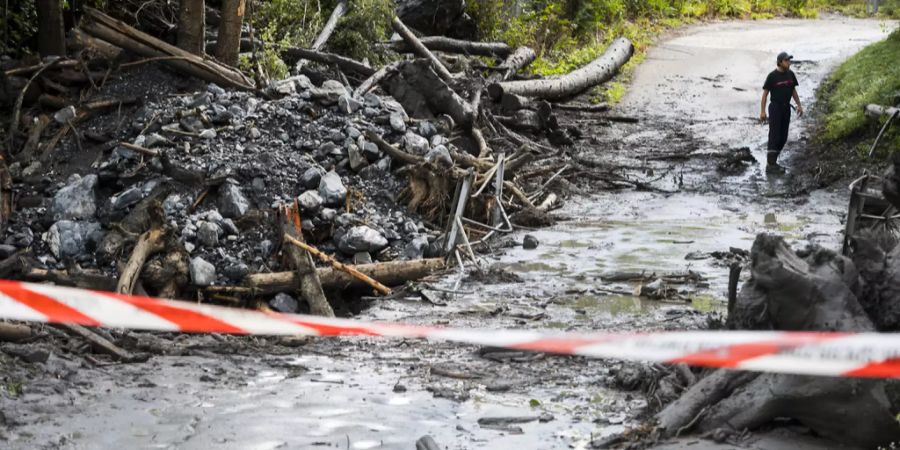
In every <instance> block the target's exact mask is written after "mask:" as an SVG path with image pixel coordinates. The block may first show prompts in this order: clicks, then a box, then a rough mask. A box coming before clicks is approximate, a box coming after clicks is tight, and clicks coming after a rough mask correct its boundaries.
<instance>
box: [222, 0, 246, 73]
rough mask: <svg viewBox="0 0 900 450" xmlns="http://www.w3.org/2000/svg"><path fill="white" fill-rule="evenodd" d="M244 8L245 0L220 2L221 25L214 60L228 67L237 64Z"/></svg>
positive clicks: (223, 0) (224, 0)
mask: <svg viewBox="0 0 900 450" xmlns="http://www.w3.org/2000/svg"><path fill="white" fill-rule="evenodd" d="M245 7H246V3H245V0H222V23H221V24H220V25H219V37H218V41H217V43H216V58H217V59H218V60H219V61H221V62H223V63H225V64H228V65H230V66H236V65H237V63H238V52H239V51H240V49H241V25H242V24H243V23H244V9H245Z"/></svg>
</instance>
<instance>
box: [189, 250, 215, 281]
mask: <svg viewBox="0 0 900 450" xmlns="http://www.w3.org/2000/svg"><path fill="white" fill-rule="evenodd" d="M190 272H191V282H192V283H194V285H195V286H209V285H211V284H213V282H214V281H216V267H215V266H213V265H212V264H210V263H208V262H206V260H205V259H203V258H201V257H199V256H198V257H196V258H191V264H190Z"/></svg>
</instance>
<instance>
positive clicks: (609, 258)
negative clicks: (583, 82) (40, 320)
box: [0, 19, 888, 449]
mask: <svg viewBox="0 0 900 450" xmlns="http://www.w3.org/2000/svg"><path fill="white" fill-rule="evenodd" d="M887 31H888V30H885V29H884V28H882V27H880V25H879V23H878V22H871V21H857V20H849V19H826V20H818V21H767V22H732V23H723V24H712V25H704V26H701V27H696V28H689V29H687V30H685V31H684V32H682V33H681V34H680V35H679V36H677V37H673V38H672V39H670V40H668V41H666V42H664V43H662V44H660V45H659V46H658V47H657V48H655V49H654V50H652V51H651V52H650V54H649V56H648V58H647V61H646V62H645V63H644V64H643V65H642V66H641V67H640V68H639V70H638V71H637V73H636V74H635V77H634V81H633V83H632V85H631V87H630V91H629V92H630V93H629V95H628V96H627V97H626V98H625V100H624V101H623V103H622V104H621V105H620V106H619V110H620V112H621V113H622V114H630V115H636V116H639V117H641V118H642V121H641V122H640V123H638V124H612V125H602V124H598V123H596V121H594V120H592V118H591V115H589V114H572V115H569V116H567V117H565V119H564V120H566V121H570V122H571V123H574V124H577V125H578V126H579V128H580V129H581V130H582V131H583V133H584V135H585V136H587V137H588V139H586V140H585V142H583V143H582V144H581V145H580V147H579V148H578V161H579V163H580V164H590V163H591V161H604V160H615V161H616V162H617V163H625V165H627V166H629V167H630V168H629V169H627V171H628V172H629V175H630V176H634V177H640V179H642V180H645V182H646V183H647V187H648V188H652V190H650V191H647V190H646V189H645V190H644V191H642V192H610V193H590V192H586V194H589V195H584V196H581V197H579V198H573V199H569V201H567V203H566V206H565V208H564V209H563V210H562V211H557V214H559V215H564V216H566V217H567V218H568V220H565V221H562V222H560V223H559V224H558V225H556V226H554V227H551V228H548V229H542V230H538V231H528V233H530V234H532V235H534V236H535V237H536V238H537V239H538V241H539V245H538V247H537V248H536V249H533V250H525V249H522V248H520V247H516V248H512V249H504V250H500V249H498V250H497V253H496V254H494V255H489V256H487V257H485V258H483V260H482V263H483V265H485V266H492V267H500V268H504V269H506V270H508V271H511V272H513V273H515V274H517V275H519V277H521V279H522V280H521V282H504V283H489V282H486V281H476V280H471V279H467V278H465V277H464V276H463V275H461V274H459V275H458V274H451V275H449V276H447V277H446V278H445V279H443V280H440V281H439V282H436V283H434V284H435V287H437V288H441V289H446V290H456V291H457V293H455V294H441V293H440V291H435V292H436V294H435V297H436V298H438V299H439V300H440V303H437V302H433V303H429V302H424V301H422V299H420V298H418V297H416V298H409V299H405V300H392V301H379V300H375V301H372V302H371V304H370V305H369V308H367V309H366V310H365V311H364V312H363V313H362V314H361V315H360V319H362V320H367V319H378V320H394V321H403V322H409V323H421V324H441V325H449V326H458V327H490V328H529V329H540V330H552V331H562V330H579V331H587V330H634V329H640V330H659V329H692V328H707V327H709V326H711V325H712V326H717V325H721V324H722V321H723V315H722V312H723V310H724V299H725V295H726V286H727V280H728V269H727V263H728V262H730V261H732V260H733V259H734V257H735V256H734V255H735V254H736V253H740V252H730V253H729V252H728V250H729V248H731V247H735V248H737V249H742V250H749V249H750V245H751V243H752V241H753V238H754V237H755V235H756V234H757V233H759V232H762V231H769V232H773V233H777V234H780V235H782V236H784V238H785V239H786V241H787V242H788V243H789V244H790V245H792V246H803V245H805V244H806V243H816V244H820V245H822V246H825V247H828V248H834V249H836V248H838V245H839V242H840V239H841V234H840V233H841V230H842V224H841V220H842V218H843V215H844V212H845V209H846V193H845V191H844V189H842V188H840V187H838V188H836V189H835V190H833V191H812V192H807V191H806V190H805V188H804V186H806V184H805V182H804V180H802V179H801V177H796V176H794V175H793V174H792V173H791V171H790V168H791V166H792V161H794V160H796V159H798V158H803V148H804V143H805V142H806V140H807V137H806V136H805V132H804V121H798V122H795V126H794V127H793V129H792V135H791V139H790V142H789V144H788V149H787V151H786V153H785V154H784V156H783V157H784V158H786V159H785V165H786V166H787V167H788V173H787V174H786V175H781V176H777V177H766V176H765V174H764V167H762V164H764V163H747V168H746V169H745V170H739V168H738V170H734V168H733V167H732V168H731V169H729V170H727V171H724V172H723V171H719V170H717V168H718V167H719V166H720V165H721V164H720V163H722V162H723V161H726V160H727V159H728V157H729V155H731V153H732V152H733V151H735V150H736V149H739V148H742V147H748V148H749V149H750V153H751V154H752V155H753V156H755V158H756V160H757V161H765V157H764V148H763V145H764V139H765V130H764V128H763V127H762V126H760V125H758V124H757V123H755V122H754V118H755V117H756V115H757V114H758V110H757V108H758V102H759V98H758V95H759V91H758V90H759V86H760V85H761V83H762V78H763V77H764V74H765V73H766V72H767V71H768V70H770V67H771V65H772V63H773V61H772V60H773V59H774V55H775V54H776V53H777V52H778V51H780V50H782V49H783V48H782V47H784V46H785V45H787V46H788V47H789V50H790V51H791V52H792V53H793V54H794V55H796V56H797V59H798V60H799V62H800V64H798V65H797V68H796V71H797V73H798V78H799V80H800V85H801V97H802V98H803V100H804V102H805V103H806V104H810V103H812V101H813V92H814V89H815V87H816V85H817V84H818V83H819V81H820V80H821V79H822V77H823V76H824V75H825V74H826V73H827V72H828V71H829V70H830V69H831V68H833V67H834V65H835V64H836V63H837V62H839V61H840V60H842V59H843V58H845V57H847V56H849V55H850V54H852V53H853V52H854V51H856V50H858V49H859V48H861V47H862V46H864V45H865V44H867V43H869V42H872V41H874V40H877V39H879V38H881V37H883V36H885V35H886V33H887ZM562 119H563V118H561V120H562ZM741 164H744V163H741ZM523 235H524V232H523V233H520V234H518V235H516V236H515V237H514V239H516V240H518V241H521V238H522V236H523ZM715 252H720V253H715ZM688 256H689V257H688ZM686 257H688V258H686ZM689 271H690V272H694V273H696V274H699V275H700V276H701V280H700V281H696V280H695V281H694V282H692V283H688V284H675V283H672V284H671V285H670V286H669V287H670V288H671V289H670V290H668V291H667V292H669V294H667V295H664V296H663V297H664V298H663V299H661V300H650V299H648V298H647V295H646V293H647V290H646V289H647V286H643V287H642V286H641V283H636V282H632V281H615V280H621V279H622V278H621V277H616V276H612V277H611V274H613V273H618V274H621V273H623V272H636V273H644V274H649V273H656V274H658V275H663V274H669V275H672V276H674V277H677V276H678V275H683V274H685V273H688V272H689ZM649 278H650V279H651V280H652V279H653V277H649ZM638 288H641V291H640V292H636V291H637V289H638ZM637 293H641V294H645V295H635V294H637ZM47 332H48V333H50V334H52V333H54V332H53V331H51V330H49V329H48V331H47ZM135 339H138V340H144V342H142V343H141V345H144V346H147V348H151V347H153V346H155V345H156V346H166V348H165V350H164V352H163V353H165V354H166V355H167V356H156V357H153V358H151V359H150V360H149V361H148V362H146V363H135V364H124V365H99V366H96V365H89V364H88V363H87V362H83V361H82V360H81V359H77V360H68V359H67V358H66V357H65V356H64V355H58V354H56V353H55V352H53V351H52V349H53V347H51V346H49V345H48V346H47V348H46V351H45V352H43V353H42V352H41V349H40V345H41V344H23V345H19V346H17V348H16V349H15V350H17V351H18V353H19V354H23V355H28V354H31V353H34V352H37V354H38V355H37V356H38V357H40V358H43V357H46V362H45V363H34V364H18V363H17V364H11V363H10V362H11V361H12V358H13V357H12V356H7V355H6V354H4V353H0V358H4V359H0V364H2V367H5V368H6V369H3V370H2V372H0V373H2V382H3V385H2V386H0V387H2V389H4V390H5V391H6V392H5V393H4V394H2V395H0V411H2V414H0V440H4V441H5V442H4V443H3V446H4V447H5V448H21V449H31V448H72V449H75V448H79V449H80V448H110V447H116V446H119V447H124V448H186V449H205V448H211V447H215V448H230V449H251V448H252V449H270V448H271V449H275V448H319V447H322V448H329V447H331V448H352V449H366V448H407V449H408V448H414V442H415V441H416V439H418V438H419V437H420V436H422V435H425V434H429V435H431V436H433V437H434V438H435V440H436V441H437V442H438V443H439V444H440V446H441V447H442V448H458V449H468V448H519V449H532V448H533V449H545V448H589V447H590V446H591V442H596V441H598V440H600V439H602V438H603V437H605V436H609V435H612V434H615V433H618V432H621V431H623V430H624V429H625V428H626V427H628V426H636V425H639V424H640V423H641V422H642V420H643V419H645V418H647V417H648V415H649V414H650V413H652V412H654V411H656V410H658V409H659V408H660V407H661V406H663V403H665V402H668V401H671V400H673V398H674V396H675V394H676V392H675V391H674V390H673V389H672V383H670V382H664V380H665V378H664V379H663V380H659V376H658V374H664V371H662V370H661V369H662V368H657V367H652V366H650V367H648V366H646V365H640V364H626V363H621V362H618V361H605V360H590V359H585V358H580V357H558V356H547V355H535V354H528V353H522V352H508V351H498V350H492V349H478V348H474V347H466V346H459V345H450V344H442V343H427V342H419V341H387V340H376V339H367V338H366V339H314V340H309V341H306V340H301V341H298V340H284V339H272V338H254V337H251V338H234V337H220V336H179V337H177V338H176V339H174V341H173V342H174V344H172V343H170V341H168V340H166V341H165V342H164V343H159V342H156V341H157V340H158V339H156V338H154V337H153V336H145V335H135ZM47 351H49V355H47V354H46V352H47ZM29 352H31V353H29ZM6 353H9V352H6ZM13 353H16V352H15V351H14V352H13ZM670 381H671V380H670ZM645 393H649V394H645ZM499 417H503V418H509V417H513V418H517V420H497V419H490V418H499ZM485 418H488V419H486V420H485ZM480 419H481V420H480ZM686 445H691V448H712V447H715V446H716V444H713V443H707V442H705V441H703V442H698V440H697V439H688V440H682V441H678V442H676V443H668V444H665V445H662V446H660V448H682V447H684V446H686ZM742 445H747V446H749V447H751V448H810V449H812V448H838V446H836V445H835V444H833V443H831V442H827V441H823V440H820V439H819V438H816V437H813V436H810V435H809V432H808V430H807V429H805V428H802V427H793V428H791V429H779V430H776V431H774V432H770V433H764V434H762V435H757V436H755V437H753V438H750V439H748V440H744V441H742ZM727 448H731V447H727Z"/></svg>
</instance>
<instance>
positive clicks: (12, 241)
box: [4, 228, 34, 248]
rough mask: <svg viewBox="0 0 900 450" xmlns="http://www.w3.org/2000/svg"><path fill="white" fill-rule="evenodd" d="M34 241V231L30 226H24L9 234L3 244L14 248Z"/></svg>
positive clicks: (22, 246)
mask: <svg viewBox="0 0 900 450" xmlns="http://www.w3.org/2000/svg"><path fill="white" fill-rule="evenodd" d="M32 242H34V232H33V231H31V228H24V229H22V231H20V232H18V233H15V234H13V235H12V236H9V237H7V238H6V240H5V241H4V243H5V244H8V245H12V246H14V247H16V248H25V247H28V246H29V245H31V243H32Z"/></svg>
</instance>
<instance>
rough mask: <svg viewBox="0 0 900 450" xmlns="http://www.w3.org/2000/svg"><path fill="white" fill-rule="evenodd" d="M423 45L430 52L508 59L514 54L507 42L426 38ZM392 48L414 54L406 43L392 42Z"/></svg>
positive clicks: (438, 37)
mask: <svg viewBox="0 0 900 450" xmlns="http://www.w3.org/2000/svg"><path fill="white" fill-rule="evenodd" d="M419 41H420V42H422V45H424V46H425V48H427V49H429V50H433V51H436V52H445V53H462V54H465V55H473V56H494V57H497V58H506V57H507V56H509V55H511V54H512V53H513V50H512V48H510V46H509V45H507V44H506V43H505V42H473V41H464V40H461V39H453V38H448V37H445V36H426V37H422V38H419ZM388 45H389V46H390V48H391V49H392V50H394V51H395V52H398V53H414V49H413V46H412V45H410V44H409V43H408V42H406V41H391V42H390V43H389V44H388Z"/></svg>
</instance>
